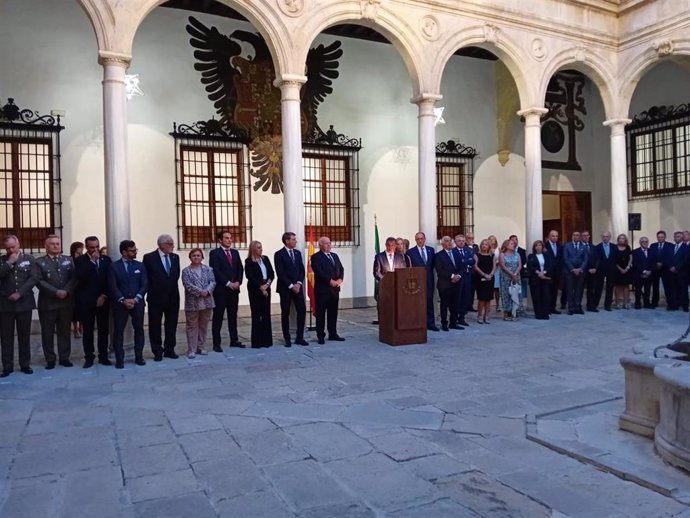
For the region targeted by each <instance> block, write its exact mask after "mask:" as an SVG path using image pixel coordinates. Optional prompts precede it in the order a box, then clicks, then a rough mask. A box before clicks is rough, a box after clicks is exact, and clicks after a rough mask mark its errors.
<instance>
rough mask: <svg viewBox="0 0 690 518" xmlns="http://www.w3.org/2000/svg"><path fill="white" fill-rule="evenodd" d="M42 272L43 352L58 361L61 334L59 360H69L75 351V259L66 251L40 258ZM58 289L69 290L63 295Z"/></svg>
mask: <svg viewBox="0 0 690 518" xmlns="http://www.w3.org/2000/svg"><path fill="white" fill-rule="evenodd" d="M36 265H37V266H38V269H39V272H40V275H41V277H40V280H39V281H38V319H39V321H40V322H41V340H42V342H43V354H44V355H45V358H46V362H47V363H55V349H54V346H53V339H54V336H55V335H57V348H58V360H59V361H61V362H67V361H69V357H70V354H71V352H72V342H71V339H70V328H69V326H70V322H71V321H72V312H73V309H74V307H73V306H74V287H75V285H76V283H77V279H76V278H75V276H74V261H73V260H72V258H71V257H69V256H66V255H58V256H57V257H50V256H48V255H46V256H44V257H39V258H38V259H36ZM58 290H64V291H66V292H67V297H65V298H64V299H59V298H58V297H57V292H58Z"/></svg>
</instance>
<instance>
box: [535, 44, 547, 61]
mask: <svg viewBox="0 0 690 518" xmlns="http://www.w3.org/2000/svg"><path fill="white" fill-rule="evenodd" d="M547 55H548V51H547V50H546V45H544V40H542V39H541V38H534V39H533V40H532V57H533V58H534V59H536V60H537V61H544V59H546V56H547Z"/></svg>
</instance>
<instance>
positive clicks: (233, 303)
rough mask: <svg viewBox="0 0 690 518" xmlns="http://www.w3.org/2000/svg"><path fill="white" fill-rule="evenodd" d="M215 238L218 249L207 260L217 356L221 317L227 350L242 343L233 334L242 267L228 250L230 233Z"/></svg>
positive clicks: (218, 234)
mask: <svg viewBox="0 0 690 518" xmlns="http://www.w3.org/2000/svg"><path fill="white" fill-rule="evenodd" d="M216 238H217V239H218V245H219V246H218V248H216V249H215V250H211V253H210V254H209V261H208V264H209V266H210V267H211V268H213V275H214V276H215V278H216V287H215V289H214V290H213V300H214V301H215V303H216V307H215V308H213V321H212V324H211V336H212V337H213V350H214V351H216V352H218V353H221V352H223V348H222V347H221V345H220V328H221V327H222V326H223V317H224V316H225V314H226V313H227V318H228V332H229V333H230V347H242V342H240V340H239V337H238V335H237V305H238V303H239V299H240V286H241V285H242V280H243V279H244V268H243V267H242V260H241V259H240V254H239V253H238V252H237V250H235V249H234V248H232V243H233V239H232V234H231V233H230V232H228V231H227V230H220V231H218V233H217V234H216Z"/></svg>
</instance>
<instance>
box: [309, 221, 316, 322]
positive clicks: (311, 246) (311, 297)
mask: <svg viewBox="0 0 690 518" xmlns="http://www.w3.org/2000/svg"><path fill="white" fill-rule="evenodd" d="M312 255H314V227H312V226H311V225H309V247H308V248H307V295H308V296H309V307H310V311H311V312H312V313H313V312H314V307H315V303H316V298H315V297H314V270H312V269H311V256H312Z"/></svg>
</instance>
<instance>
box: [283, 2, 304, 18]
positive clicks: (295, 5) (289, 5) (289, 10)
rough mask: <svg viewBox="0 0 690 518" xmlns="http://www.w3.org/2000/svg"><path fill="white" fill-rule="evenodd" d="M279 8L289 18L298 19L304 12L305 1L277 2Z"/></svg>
mask: <svg viewBox="0 0 690 518" xmlns="http://www.w3.org/2000/svg"><path fill="white" fill-rule="evenodd" d="M277 1H278V7H279V8H280V10H281V11H282V12H283V14H286V15H288V16H292V17H297V16H301V15H302V13H303V12H304V1H305V0H277Z"/></svg>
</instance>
